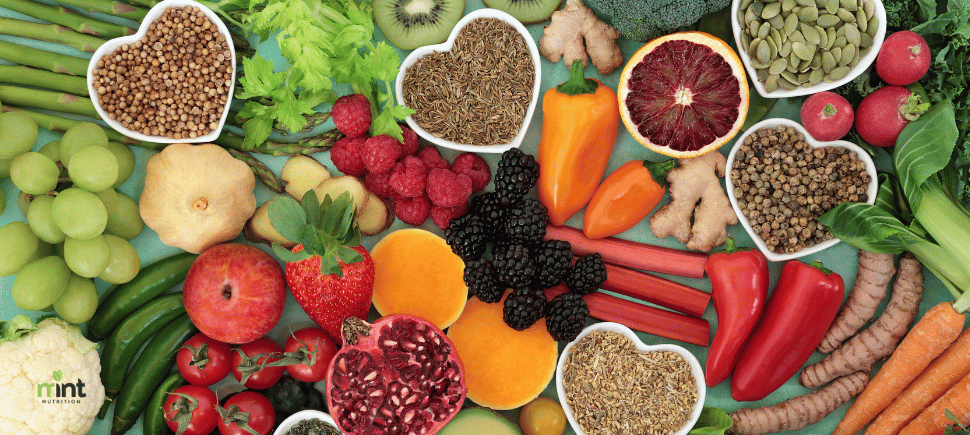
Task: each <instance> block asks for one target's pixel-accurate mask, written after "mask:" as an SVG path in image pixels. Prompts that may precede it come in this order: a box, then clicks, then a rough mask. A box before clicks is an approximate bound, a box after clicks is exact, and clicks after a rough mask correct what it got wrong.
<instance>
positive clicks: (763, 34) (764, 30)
mask: <svg viewBox="0 0 970 435" xmlns="http://www.w3.org/2000/svg"><path fill="white" fill-rule="evenodd" d="M775 4H777V3H775ZM769 30H771V25H770V24H768V23H761V27H759V28H758V38H761V39H765V38H767V37H768V31H769Z"/></svg>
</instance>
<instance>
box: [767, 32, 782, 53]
mask: <svg viewBox="0 0 970 435" xmlns="http://www.w3.org/2000/svg"><path fill="white" fill-rule="evenodd" d="M768 36H769V37H771V40H772V41H774V43H775V48H776V49H778V48H781V44H782V43H784V42H785V40H784V38H782V37H781V32H779V31H778V29H774V28H772V29H771V30H770V31H769V33H768Z"/></svg>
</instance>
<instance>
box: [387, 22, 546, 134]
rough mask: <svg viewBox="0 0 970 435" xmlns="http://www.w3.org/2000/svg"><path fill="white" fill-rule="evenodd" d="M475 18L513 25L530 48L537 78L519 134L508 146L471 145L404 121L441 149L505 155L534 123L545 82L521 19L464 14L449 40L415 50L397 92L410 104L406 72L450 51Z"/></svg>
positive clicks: (401, 71) (403, 69)
mask: <svg viewBox="0 0 970 435" xmlns="http://www.w3.org/2000/svg"><path fill="white" fill-rule="evenodd" d="M476 18H497V19H499V20H502V21H504V22H506V23H509V24H511V25H512V27H515V29H516V30H518V31H519V33H520V34H522V37H523V38H525V42H526V44H527V45H528V46H529V53H530V54H531V55H532V62H533V64H534V65H535V73H536V77H535V80H534V82H533V85H532V101H530V102H529V109H528V110H527V111H526V112H525V119H524V120H523V121H522V126H521V127H520V128H519V132H518V133H517V134H516V135H515V137H514V138H513V139H512V142H510V143H507V144H497V145H468V144H462V143H458V142H454V141H450V140H446V139H442V138H440V137H437V136H435V135H433V134H431V133H429V132H428V131H427V130H425V129H423V128H421V127H420V126H419V125H418V123H416V122H414V120H412V119H411V117H410V116H409V117H407V118H405V121H406V122H407V123H408V126H410V127H411V129H412V130H414V131H415V132H416V133H417V134H418V135H419V136H421V137H422V138H424V139H425V140H427V141H428V142H431V143H433V144H435V145H438V146H442V147H445V148H451V149H455V150H459V151H468V152H475V153H502V152H505V151H507V150H509V149H511V148H518V147H519V145H521V144H522V139H523V138H524V137H525V133H526V131H527V130H528V129H529V121H531V120H532V114H533V113H535V110H536V104H537V102H538V101H539V85H540V84H541V82H542V80H541V77H542V69H541V65H540V61H539V59H540V58H539V49H538V48H536V42H535V40H533V39H532V35H530V34H529V31H528V29H526V28H525V26H524V25H522V23H520V22H519V20H516V19H515V18H514V17H512V16H511V15H509V14H507V13H505V12H502V11H500V10H497V9H478V10H476V11H474V12H471V13H469V14H468V15H465V17H464V18H462V19H461V21H459V22H458V24H456V25H455V28H454V30H452V31H451V35H450V36H449V37H448V40H447V41H445V42H442V43H441V44H435V45H425V46H423V47H418V48H416V49H414V51H412V52H411V54H409V55H408V57H406V58H404V62H402V63H401V68H400V69H399V70H398V73H397V80H396V82H395V90H394V91H395V92H396V93H397V98H398V102H399V103H400V104H404V105H407V103H406V102H405V101H404V74H405V73H406V72H407V70H408V68H410V67H411V65H414V63H415V62H417V61H418V59H420V58H421V57H422V56H424V55H426V54H431V53H433V52H436V51H439V52H442V51H448V50H451V47H452V45H454V43H455V38H456V37H457V36H458V33H459V32H460V31H461V29H462V28H463V27H465V25H466V24H468V22H469V21H471V20H474V19H476Z"/></svg>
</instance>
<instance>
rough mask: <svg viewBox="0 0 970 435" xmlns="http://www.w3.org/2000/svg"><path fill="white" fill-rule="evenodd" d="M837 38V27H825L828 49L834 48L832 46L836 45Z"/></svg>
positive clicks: (826, 47)
mask: <svg viewBox="0 0 970 435" xmlns="http://www.w3.org/2000/svg"><path fill="white" fill-rule="evenodd" d="M835 38H836V35H835V29H825V39H826V40H828V43H826V44H825V49H826V50H831V49H832V46H834V45H835Z"/></svg>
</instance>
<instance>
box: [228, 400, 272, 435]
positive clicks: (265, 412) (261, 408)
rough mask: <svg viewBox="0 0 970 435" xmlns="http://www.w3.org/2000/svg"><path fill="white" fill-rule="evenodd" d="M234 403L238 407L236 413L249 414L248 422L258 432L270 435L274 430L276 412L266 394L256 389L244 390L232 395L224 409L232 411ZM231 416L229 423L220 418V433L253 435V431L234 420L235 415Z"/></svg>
mask: <svg viewBox="0 0 970 435" xmlns="http://www.w3.org/2000/svg"><path fill="white" fill-rule="evenodd" d="M232 405H236V407H237V408H238V410H237V411H236V413H246V414H248V418H249V421H248V423H247V424H248V425H249V427H250V428H252V429H253V430H255V431H256V432H259V433H260V434H262V435H269V434H270V433H272V432H273V425H275V424H276V413H275V411H273V405H271V404H270V403H269V399H267V398H266V396H263V395H262V394H259V393H257V392H255V391H243V392H242V393H239V394H236V395H235V396H232V397H230V398H229V400H227V401H226V406H225V408H224V409H226V410H227V411H232V409H231V406H232ZM239 416H240V417H241V416H242V415H241V414H240V415H239ZM229 417H230V418H229V421H230V422H229V423H226V420H225V419H219V433H221V434H222V435H251V432H247V431H246V430H245V429H242V428H240V427H239V426H238V425H237V424H236V422H235V421H232V420H233V418H232V417H234V416H232V415H230V416H229Z"/></svg>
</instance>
